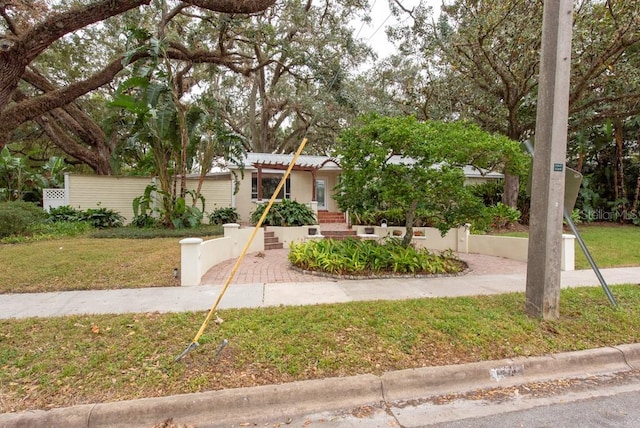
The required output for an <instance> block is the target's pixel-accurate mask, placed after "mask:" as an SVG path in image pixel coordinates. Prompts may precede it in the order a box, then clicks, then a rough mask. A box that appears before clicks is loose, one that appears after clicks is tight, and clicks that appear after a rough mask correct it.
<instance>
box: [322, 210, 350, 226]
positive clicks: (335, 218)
mask: <svg viewBox="0 0 640 428" xmlns="http://www.w3.org/2000/svg"><path fill="white" fill-rule="evenodd" d="M318 223H320V224H333V223H344V224H346V219H345V214H344V213H341V212H332V211H324V210H318Z"/></svg>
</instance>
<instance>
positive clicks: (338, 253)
mask: <svg viewBox="0 0 640 428" xmlns="http://www.w3.org/2000/svg"><path fill="white" fill-rule="evenodd" d="M289 261H290V262H291V263H292V264H293V265H294V266H296V267H298V268H300V269H303V270H308V271H316V272H323V273H327V274H333V275H354V276H384V275H388V274H403V275H407V274H408V275H432V274H447V273H448V274H452V273H459V272H462V271H463V270H464V269H465V267H466V266H465V264H464V262H462V261H460V260H459V259H457V258H456V257H454V255H453V254H452V253H451V252H445V253H442V254H434V253H431V252H429V251H428V250H427V249H424V248H423V249H416V248H414V247H412V246H404V245H403V244H402V241H401V240H400V239H395V238H390V239H388V240H386V241H385V242H384V243H382V244H379V243H377V242H375V241H368V240H367V241H360V240H357V239H347V240H333V239H323V240H319V241H307V242H294V243H292V244H291V250H290V252H289Z"/></svg>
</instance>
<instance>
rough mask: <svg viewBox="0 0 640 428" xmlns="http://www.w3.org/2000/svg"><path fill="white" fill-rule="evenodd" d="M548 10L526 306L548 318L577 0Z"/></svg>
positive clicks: (554, 290) (556, 306)
mask: <svg viewBox="0 0 640 428" xmlns="http://www.w3.org/2000/svg"><path fill="white" fill-rule="evenodd" d="M543 14H544V17H543V21H542V53H541V60H540V79H539V86H538V108H537V112H536V134H535V146H534V153H535V156H534V159H533V172H532V182H531V216H530V221H529V225H530V228H529V255H528V259H527V288H526V306H525V309H526V312H527V314H529V315H530V316H535V317H540V316H542V318H544V319H547V320H548V319H557V318H558V317H559V316H560V259H561V249H562V216H563V209H564V173H565V161H566V155H567V122H568V120H569V118H568V116H569V80H570V74H571V32H572V31H571V30H572V23H573V2H572V0H545V1H544V13H543Z"/></svg>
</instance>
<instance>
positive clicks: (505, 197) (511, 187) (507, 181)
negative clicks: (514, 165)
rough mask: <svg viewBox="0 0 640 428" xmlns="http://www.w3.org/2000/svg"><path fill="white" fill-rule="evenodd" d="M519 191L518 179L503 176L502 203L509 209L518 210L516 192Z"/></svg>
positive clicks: (515, 176) (514, 176)
mask: <svg viewBox="0 0 640 428" xmlns="http://www.w3.org/2000/svg"><path fill="white" fill-rule="evenodd" d="M519 190H520V177H518V176H517V175H511V174H509V173H505V174H504V193H503V194H502V203H503V204H505V205H507V206H509V207H511V208H516V209H517V208H518V192H519Z"/></svg>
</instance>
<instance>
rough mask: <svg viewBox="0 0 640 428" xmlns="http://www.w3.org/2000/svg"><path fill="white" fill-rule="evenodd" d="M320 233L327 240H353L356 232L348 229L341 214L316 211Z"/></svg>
mask: <svg viewBox="0 0 640 428" xmlns="http://www.w3.org/2000/svg"><path fill="white" fill-rule="evenodd" d="M318 223H319V224H320V233H321V234H322V236H324V237H325V238H327V239H347V238H355V237H356V231H355V230H352V229H350V228H349V226H348V225H347V223H346V222H345V218H344V214H343V213H333V212H327V211H318Z"/></svg>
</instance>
